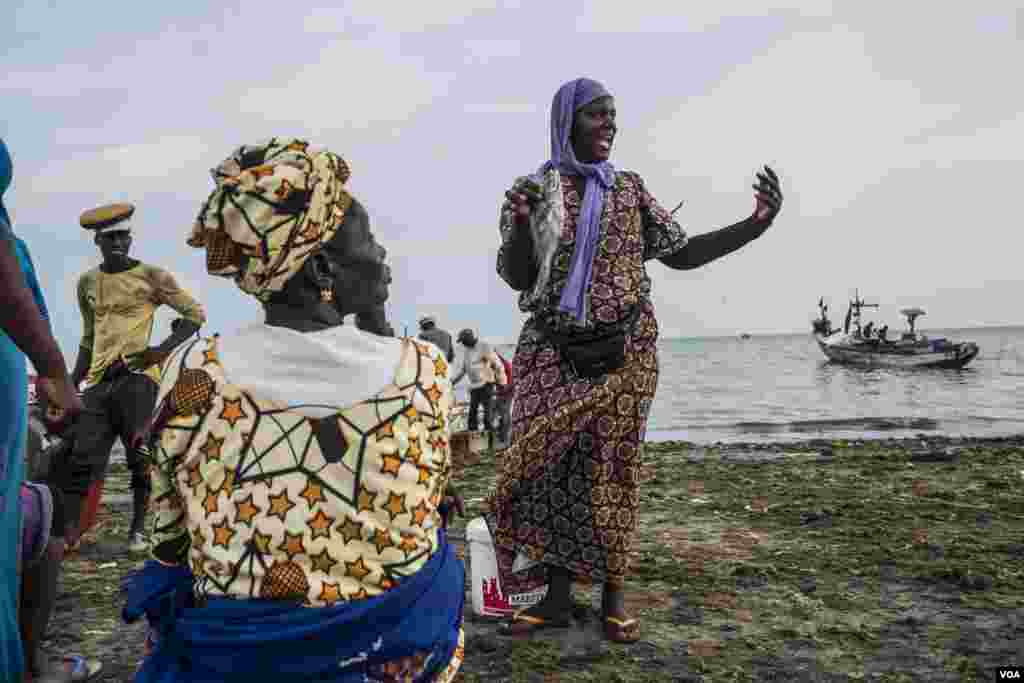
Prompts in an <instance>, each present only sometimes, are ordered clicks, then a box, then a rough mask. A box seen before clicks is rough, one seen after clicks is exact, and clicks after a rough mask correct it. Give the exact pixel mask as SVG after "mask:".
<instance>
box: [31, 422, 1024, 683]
mask: <svg viewBox="0 0 1024 683" xmlns="http://www.w3.org/2000/svg"><path fill="white" fill-rule="evenodd" d="M499 455H500V452H499ZM494 471H495V465H494V462H493V459H491V458H490V457H489V456H484V457H483V458H481V459H480V461H479V462H477V463H474V464H468V465H466V466H465V467H464V468H461V471H460V473H459V481H460V487H461V490H462V492H463V495H464V497H465V499H466V500H467V503H468V508H469V510H468V515H467V517H466V518H465V519H458V520H456V522H455V523H454V525H453V528H452V530H451V536H452V539H453V541H454V542H455V543H456V544H457V546H459V547H460V548H461V546H462V545H463V542H464V532H465V525H466V523H467V522H468V521H469V519H470V518H471V517H472V516H474V513H475V511H478V510H479V507H480V505H481V503H482V498H483V496H484V495H485V494H486V493H487V492H488V490H489V489H490V487H491V485H492V484H493V479H494ZM640 510H641V520H640V530H639V536H638V542H637V545H636V549H635V556H634V568H633V577H634V578H633V580H632V582H631V583H630V585H629V596H628V602H629V605H630V608H631V610H632V611H633V613H634V614H635V615H636V616H638V617H639V618H640V619H641V622H642V625H641V628H642V632H641V636H642V640H641V642H639V643H636V644H633V645H610V644H608V643H607V642H605V641H604V640H603V639H602V638H601V637H600V632H599V626H600V624H599V620H598V618H597V616H596V613H594V612H593V610H592V609H591V608H590V604H591V600H590V590H591V587H590V586H584V585H578V586H577V587H576V596H577V601H578V607H577V610H576V614H575V615H574V617H575V618H574V622H573V625H572V627H571V628H568V629H560V630H551V631H546V632H542V633H539V634H537V635H535V636H534V637H532V638H530V639H526V640H512V641H510V640H507V639H504V638H501V637H500V636H497V635H496V634H495V630H496V623H495V622H493V621H492V620H488V619H482V618H477V617H474V616H473V615H472V614H471V613H470V611H469V594H468V591H467V615H466V630H467V643H466V654H467V659H466V662H465V665H464V667H463V673H462V674H461V680H464V681H467V682H470V681H488V682H501V681H524V682H531V683H532V682H534V681H537V682H541V681H544V682H554V681H563V682H575V681H622V682H626V681H629V682H631V683H632V682H634V681H652V682H653V681H659V682H661V681H848V680H849V681H854V680H870V681H974V680H978V681H987V680H990V679H991V670H992V669H993V668H994V667H996V666H999V665H1008V664H1011V663H1017V664H1021V663H1024V436H1020V437H1011V438H1002V439H956V438H935V437H923V438H920V439H906V440H887V441H860V442H831V441H821V440H817V441H806V442H801V443H785V444H728V445H721V446H717V447H702V446H696V445H694V444H687V443H683V442H667V443H665V442H662V443H648V444H647V446H646V448H645V466H644V471H643V483H642V484H641V508H640ZM129 514H130V497H129V491H128V475H127V472H126V471H125V470H124V468H123V466H121V465H114V466H112V469H111V472H110V475H109V480H108V484H107V488H106V492H105V501H104V506H103V509H102V510H101V513H100V520H101V522H100V526H99V528H98V529H96V530H95V531H94V532H93V533H92V534H91V535H90V536H89V537H87V539H86V540H87V543H86V544H85V545H84V546H83V552H82V553H81V554H80V555H79V556H77V557H75V558H73V559H69V560H68V561H67V563H66V565H65V575H64V578H63V586H62V595H61V598H60V601H59V602H58V606H57V611H56V614H55V616H54V619H53V622H52V626H51V629H50V633H49V638H48V641H47V646H48V650H49V652H50V653H52V654H57V653H60V652H67V651H78V652H84V653H87V654H89V655H91V656H96V657H99V658H100V659H102V660H103V663H104V672H103V674H102V676H101V677H100V678H99V680H102V681H130V680H131V679H132V674H133V671H134V667H135V664H136V662H137V658H138V655H139V653H140V652H141V647H142V639H143V635H144V634H143V626H142V625H135V626H126V625H124V624H122V623H121V621H120V616H119V615H120V607H121V595H120V580H121V578H122V577H123V575H124V574H125V573H126V572H127V571H129V570H131V569H134V568H136V567H138V566H140V565H141V558H137V557H130V556H128V555H127V554H125V553H124V552H123V550H122V549H121V546H122V545H123V543H124V538H125V533H126V529H127V524H128V515H129ZM90 542H91V543H90ZM467 576H468V572H467Z"/></svg>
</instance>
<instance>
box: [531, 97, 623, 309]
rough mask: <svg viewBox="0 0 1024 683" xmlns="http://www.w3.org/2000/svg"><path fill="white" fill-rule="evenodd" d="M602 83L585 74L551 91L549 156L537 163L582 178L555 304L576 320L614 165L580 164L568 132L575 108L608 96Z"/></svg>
mask: <svg viewBox="0 0 1024 683" xmlns="http://www.w3.org/2000/svg"><path fill="white" fill-rule="evenodd" d="M610 94H611V93H609V92H608V91H607V90H606V89H605V87H604V86H603V85H601V84H600V83H598V82H597V81H594V80H591V79H589V78H577V79H576V80H575V81H569V82H568V83H566V84H565V85H563V86H562V87H561V88H559V89H558V92H556V93H555V97H554V99H553V100H552V101H551V159H550V160H549V161H548V162H547V163H545V164H544V165H543V166H541V167H540V173H542V174H543V173H546V172H547V171H548V170H549V169H551V168H557V169H558V170H559V172H561V173H563V174H569V175H580V176H583V177H584V178H586V181H587V184H586V190H585V191H584V193H583V207H582V210H581V211H580V217H579V220H577V221H576V248H575V251H574V252H573V255H572V266H571V268H570V270H569V279H568V280H567V281H566V283H565V287H564V288H563V289H562V298H561V300H560V301H559V308H560V309H561V310H563V311H565V312H566V313H574V314H575V315H576V320H577V322H580V323H583V322H584V321H585V320H586V319H587V290H588V289H589V288H590V279H591V268H592V266H593V264H594V252H595V250H596V249H597V238H598V234H599V232H600V225H601V213H602V212H603V211H604V198H605V195H606V194H607V192H608V190H609V189H611V187H612V184H613V183H614V182H615V167H614V166H612V165H611V163H610V162H607V161H602V162H600V163H597V164H584V163H580V162H579V160H577V159H576V154H575V153H574V152H573V149H572V143H571V142H570V141H569V135H570V134H571V133H572V122H573V117H574V116H575V115H576V112H577V111H579V110H580V108H581V107H585V106H587V105H588V104H590V103H591V102H593V101H594V100H596V99H598V98H599V97H606V96H609V95H610Z"/></svg>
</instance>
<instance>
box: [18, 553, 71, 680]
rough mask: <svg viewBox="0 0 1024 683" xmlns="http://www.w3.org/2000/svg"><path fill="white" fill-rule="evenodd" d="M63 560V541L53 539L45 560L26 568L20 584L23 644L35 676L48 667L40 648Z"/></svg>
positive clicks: (26, 659)
mask: <svg viewBox="0 0 1024 683" xmlns="http://www.w3.org/2000/svg"><path fill="white" fill-rule="evenodd" d="M63 561H64V538H63V537H60V536H51V537H50V542H49V544H47V546H46V553H45V554H44V555H43V558H42V559H41V560H40V561H39V562H38V563H36V564H35V565H34V566H32V567H26V569H25V571H24V573H23V574H22V585H21V614H20V619H21V623H20V626H21V641H22V645H23V646H24V648H25V668H26V670H27V671H29V672H30V673H31V674H32V675H33V676H39V675H40V674H42V673H43V672H44V671H45V669H46V667H45V664H44V660H43V657H42V649H41V645H42V642H43V638H44V636H45V635H46V627H47V626H48V625H49V623H50V616H51V615H52V614H53V607H54V605H55V604H56V602H57V578H58V576H59V575H60V569H61V564H62V563H63Z"/></svg>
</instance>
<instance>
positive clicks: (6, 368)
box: [0, 138, 82, 681]
mask: <svg viewBox="0 0 1024 683" xmlns="http://www.w3.org/2000/svg"><path fill="white" fill-rule="evenodd" d="M13 169H14V166H13V163H12V161H11V156H10V152H9V151H8V149H7V145H6V143H5V142H4V140H3V139H2V138H0V290H2V291H3V295H4V305H3V306H0V387H2V390H3V395H2V397H0V586H2V588H0V680H3V681H20V680H23V679H24V677H25V676H26V674H27V675H28V676H29V677H31V675H32V673H33V672H34V671H36V670H37V664H38V662H36V661H35V660H34V658H32V657H29V658H28V660H27V661H26V656H25V655H26V653H25V651H24V645H23V642H22V638H21V636H20V631H21V627H22V626H23V625H24V622H22V623H19V614H18V612H19V600H20V594H19V591H20V579H21V577H20V576H19V570H20V569H22V567H23V560H24V559H25V555H24V554H23V551H24V550H25V548H24V543H23V538H24V535H23V533H24V532H25V531H26V530H27V531H28V533H29V536H33V535H34V534H33V531H34V528H33V525H31V524H30V523H26V520H25V514H24V512H25V510H24V509H23V506H24V503H25V502H27V501H25V500H24V499H23V497H22V495H21V493H22V483H23V478H24V476H23V472H24V459H25V448H26V442H27V438H28V435H27V424H28V405H27V402H26V400H25V398H26V396H27V395H28V370H27V367H26V362H25V359H26V356H27V357H28V359H29V360H31V361H32V365H33V367H34V368H35V370H36V372H37V373H38V379H37V382H36V386H37V391H38V396H39V397H40V398H44V399H46V400H47V401H49V402H50V404H51V405H52V406H54V411H55V413H54V420H53V421H52V423H51V427H52V428H55V429H60V428H62V427H63V426H64V425H66V424H67V423H68V422H70V421H71V420H74V419H75V418H76V417H77V416H78V415H79V414H80V413H81V410H82V401H81V399H80V398H79V397H78V394H77V392H76V391H75V389H74V386H73V385H72V383H71V377H70V373H69V372H68V368H67V365H66V364H65V362H64V355H63V354H62V353H61V351H60V347H59V346H58V344H57V341H56V339H54V337H53V331H52V330H51V328H50V324H49V312H48V310H47V307H46V301H45V299H44V298H43V292H42V288H41V287H40V286H39V282H38V279H37V278H36V273H35V266H34V264H33V262H32V256H31V253H30V252H29V249H28V246H27V245H26V244H25V242H24V241H22V240H21V239H20V238H18V237H17V235H16V234H15V231H14V228H13V224H12V222H11V218H10V215H9V214H8V213H7V208H6V207H5V205H4V201H3V195H4V194H5V193H6V192H7V189H8V188H9V187H10V185H11V182H12V180H13ZM41 502H42V505H43V506H45V505H46V503H45V501H41ZM43 509H45V508H43ZM28 522H31V520H28ZM30 559H34V558H33V557H30Z"/></svg>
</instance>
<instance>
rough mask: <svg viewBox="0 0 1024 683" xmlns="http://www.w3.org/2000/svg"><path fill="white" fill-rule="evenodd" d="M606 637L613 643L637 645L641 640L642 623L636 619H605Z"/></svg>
mask: <svg viewBox="0 0 1024 683" xmlns="http://www.w3.org/2000/svg"><path fill="white" fill-rule="evenodd" d="M604 637H605V638H607V639H608V640H610V641H612V642H613V643H635V642H636V641H638V640H640V622H639V621H637V620H636V619H616V618H615V617H605V618H604Z"/></svg>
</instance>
